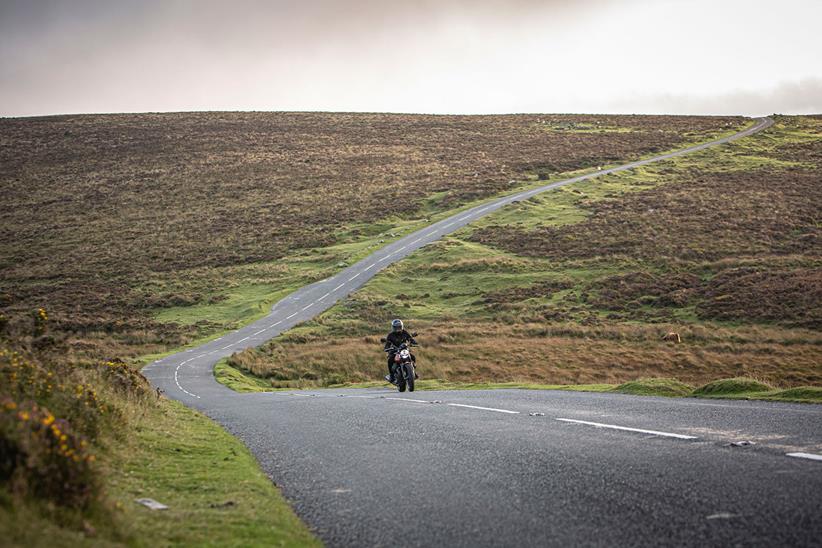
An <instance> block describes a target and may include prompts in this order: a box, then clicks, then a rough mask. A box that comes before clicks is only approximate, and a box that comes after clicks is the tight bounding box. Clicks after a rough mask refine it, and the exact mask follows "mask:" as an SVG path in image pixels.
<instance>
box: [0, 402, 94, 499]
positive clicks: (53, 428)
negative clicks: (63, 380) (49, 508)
mask: <svg viewBox="0 0 822 548" xmlns="http://www.w3.org/2000/svg"><path fill="white" fill-rule="evenodd" d="M94 461H95V456H94V455H93V454H92V453H91V452H90V448H89V442H88V440H87V439H86V437H85V436H83V435H82V434H80V433H78V432H75V431H74V429H73V428H72V426H71V423H70V422H69V421H68V420H66V419H63V418H56V417H55V416H54V415H53V414H52V413H51V412H50V411H49V410H48V409H46V408H44V407H40V406H38V405H37V404H36V403H34V402H32V401H27V402H24V403H23V404H18V403H17V402H15V401H14V400H12V399H11V398H9V397H7V396H5V397H2V400H0V481H2V482H3V483H6V484H7V485H8V486H9V488H10V490H11V492H12V493H14V494H16V495H19V496H33V497H38V498H44V499H48V500H49V501H51V502H53V503H55V504H58V505H61V506H73V507H79V508H86V507H87V506H89V504H90V503H91V502H92V500H93V499H94V496H95V494H96V492H97V476H96V474H95V471H94V470H93V469H92V464H93V463H94Z"/></svg>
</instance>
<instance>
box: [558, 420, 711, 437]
mask: <svg viewBox="0 0 822 548" xmlns="http://www.w3.org/2000/svg"><path fill="white" fill-rule="evenodd" d="M557 420H558V421H562V422H573V423H576V424H585V425H588V426H596V427H597V428H610V429H612V430H624V431H626V432H639V433H640V434H651V435H653V436H664V437H666V438H677V439H680V440H695V439H697V438H696V436H686V435H685V434H674V433H672V432H659V431H657V430H645V429H642V428H629V427H627V426H617V425H615V424H603V423H601V422H590V421H578V420H575V419H557Z"/></svg>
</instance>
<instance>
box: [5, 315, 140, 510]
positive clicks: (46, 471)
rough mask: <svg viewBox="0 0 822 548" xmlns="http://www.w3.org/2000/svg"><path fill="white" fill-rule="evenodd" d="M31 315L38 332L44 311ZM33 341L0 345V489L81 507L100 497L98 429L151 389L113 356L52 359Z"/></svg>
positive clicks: (114, 425)
mask: <svg viewBox="0 0 822 548" xmlns="http://www.w3.org/2000/svg"><path fill="white" fill-rule="evenodd" d="M33 315H34V318H35V332H37V333H39V335H40V336H42V335H43V334H44V333H45V331H46V327H45V324H46V321H47V319H48V316H47V315H46V312H45V310H43V309H40V310H37V311H36V312H35V313H34V314H33ZM36 340H37V339H27V338H26V337H24V336H23V337H16V338H13V339H6V340H5V342H4V343H3V346H0V487H5V488H6V489H8V491H9V492H10V493H11V494H12V495H13V496H14V497H16V498H19V499H34V500H43V501H46V502H47V503H49V504H52V505H55V506H59V507H69V508H76V509H80V510H85V509H87V508H88V507H89V506H90V505H92V504H94V502H95V501H96V500H98V499H101V497H102V493H101V487H100V486H101V484H102V480H101V472H100V470H98V469H97V467H96V465H95V461H96V456H95V453H99V452H100V451H103V450H104V449H105V447H106V446H107V443H106V440H107V439H108V437H107V436H108V434H106V435H104V434H105V433H106V432H108V433H110V434H116V433H117V432H120V431H122V427H123V423H124V421H125V420H126V419H127V412H126V413H124V411H125V410H126V409H127V405H128V404H127V402H130V401H138V402H139V403H141V404H142V403H144V402H145V401H147V396H149V395H150V394H151V393H152V392H151V387H150V386H149V383H148V381H147V380H146V378H145V377H143V375H142V374H141V373H140V372H139V371H135V370H133V369H131V368H130V367H129V366H128V365H127V364H126V363H124V362H122V361H120V360H111V361H107V362H104V363H93V364H85V365H79V364H76V365H69V364H66V363H61V362H56V361H54V360H52V359H51V358H52V355H51V354H48V353H45V352H43V351H41V350H40V349H39V347H38V346H37V345H35V344H34V341H36ZM26 341H31V344H27V343H26Z"/></svg>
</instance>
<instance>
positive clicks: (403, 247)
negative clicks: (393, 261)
mask: <svg viewBox="0 0 822 548" xmlns="http://www.w3.org/2000/svg"><path fill="white" fill-rule="evenodd" d="M406 247H408V246H407V245H404V246H402V247H401V248H399V249H398V250H396V251H395V252H394V253H399V252H400V251H402V250H403V249H405V248H406Z"/></svg>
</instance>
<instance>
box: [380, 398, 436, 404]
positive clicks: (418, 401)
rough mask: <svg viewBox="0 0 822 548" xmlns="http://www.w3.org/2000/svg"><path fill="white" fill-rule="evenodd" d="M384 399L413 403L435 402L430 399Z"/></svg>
mask: <svg viewBox="0 0 822 548" xmlns="http://www.w3.org/2000/svg"><path fill="white" fill-rule="evenodd" d="M383 399H386V400H394V401H410V402H412V403H434V402H432V401H428V400H413V399H411V398H383Z"/></svg>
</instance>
